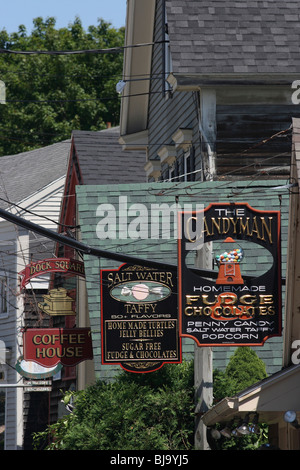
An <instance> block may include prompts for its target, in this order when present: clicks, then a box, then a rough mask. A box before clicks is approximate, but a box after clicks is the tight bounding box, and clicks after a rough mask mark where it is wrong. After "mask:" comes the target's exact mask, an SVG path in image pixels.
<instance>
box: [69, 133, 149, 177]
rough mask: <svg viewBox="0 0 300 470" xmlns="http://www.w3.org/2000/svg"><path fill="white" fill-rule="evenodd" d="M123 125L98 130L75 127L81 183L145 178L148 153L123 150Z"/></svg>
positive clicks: (75, 142)
mask: <svg viewBox="0 0 300 470" xmlns="http://www.w3.org/2000/svg"><path fill="white" fill-rule="evenodd" d="M119 136H120V128H119V127H112V128H109V129H105V130H102V131H99V132H92V131H73V132H72V137H73V142H74V146H75V150H76V155H77V158H78V161H79V166H80V171H81V176H82V184H86V185H90V184H110V183H111V184H117V183H138V182H141V183H143V182H145V181H146V173H145V170H144V165H145V163H146V162H145V153H144V152H136V151H124V150H122V147H121V145H120V144H119V141H118V139H119Z"/></svg>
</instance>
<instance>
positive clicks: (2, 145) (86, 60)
mask: <svg viewBox="0 0 300 470" xmlns="http://www.w3.org/2000/svg"><path fill="white" fill-rule="evenodd" d="M123 45H124V28H120V29H115V28H112V27H111V25H110V24H109V23H106V22H105V21H104V20H102V19H100V20H98V24H97V26H89V28H88V30H87V31H85V30H84V29H83V27H82V24H81V21H80V19H79V18H76V19H75V21H74V22H73V24H70V25H69V26H68V27H65V28H60V29H57V28H56V27H55V19H54V18H51V17H50V18H47V19H46V20H45V21H44V20H43V18H40V17H38V18H35V19H34V20H33V30H32V32H31V34H30V35H28V34H27V32H26V28H25V27H24V26H23V25H21V26H19V31H18V32H17V33H12V34H8V33H7V32H6V31H5V30H2V31H0V48H1V49H4V50H11V51H82V50H85V51H87V50H95V49H98V50H99V49H108V48H116V47H122V46H123ZM122 67H123V54H122V53H120V52H119V53H109V54H107V53H105V54H97V53H83V54H72V55H48V54H47V55H41V54H39V55H18V54H10V53H5V52H2V53H0V79H1V80H2V81H4V82H5V84H6V100H7V103H6V104H5V105H0V123H1V124H0V127H1V131H0V156H1V155H10V154H14V153H19V152H22V151H26V150H31V149H34V148H38V147H42V146H45V145H49V144H51V143H54V142H58V141H61V140H64V139H68V138H70V136H71V132H72V131H73V130H76V129H77V130H92V131H97V130H101V129H103V128H105V127H106V123H107V122H110V123H111V124H112V125H118V124H119V110H120V101H119V98H118V95H117V93H116V89H115V86H116V83H117V82H118V80H119V79H120V78H121V75H122Z"/></svg>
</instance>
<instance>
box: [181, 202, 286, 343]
mask: <svg viewBox="0 0 300 470" xmlns="http://www.w3.org/2000/svg"><path fill="white" fill-rule="evenodd" d="M188 216H189V214H187V213H184V212H181V213H180V214H179V230H182V237H181V239H179V240H178V279H179V281H178V284H179V286H178V287H179V315H180V319H181V324H180V334H181V336H186V337H191V338H192V339H194V340H195V341H196V342H197V344H198V345H199V346H239V345H240V346H246V345H248V346H258V345H262V344H263V343H264V342H265V341H266V340H267V339H268V338H270V337H272V336H280V335H281V325H282V319H281V252H280V246H281V243H280V242H281V240H280V213H279V212H278V211H258V210H255V209H253V208H252V207H250V206H249V205H248V204H247V203H235V204H226V203H224V204H222V203H218V204H210V205H209V206H208V207H207V208H206V209H204V211H202V212H197V213H195V212H194V213H190V217H193V218H194V220H196V217H203V216H204V217H205V223H204V226H203V233H202V237H203V238H202V241H203V242H204V243H205V242H210V241H216V240H218V241H220V240H225V239H226V238H227V237H232V238H233V239H234V240H248V241H251V242H253V243H256V244H259V245H261V246H263V247H264V248H266V249H267V250H268V251H269V252H270V253H271V255H272V257H273V264H272V265H271V266H270V268H269V269H268V270H267V272H265V273H264V274H263V275H260V276H258V277H251V278H248V277H245V278H243V281H244V283H243V284H242V285H235V284H232V285H228V284H226V285H222V284H216V279H207V278H203V277H202V276H200V275H198V274H197V273H196V271H195V270H193V269H191V268H189V267H187V265H186V256H187V255H188V253H189V249H187V248H186V247H187V245H188V244H189V243H190V242H191V240H190V239H189V238H188V236H187V235H186V233H185V232H187V233H188V232H189V231H188V230H186V226H185V225H184V224H187V220H190V221H191V219H189V218H188ZM212 219H214V221H212ZM184 229H185V230H184ZM268 229H269V230H268ZM179 233H181V232H179ZM192 241H194V242H195V239H194V240H192ZM188 246H190V245H188ZM216 274H217V270H216ZM216 306H217V307H218V308H217V309H215V307H216ZM233 307H235V309H233ZM242 313H243V314H242Z"/></svg>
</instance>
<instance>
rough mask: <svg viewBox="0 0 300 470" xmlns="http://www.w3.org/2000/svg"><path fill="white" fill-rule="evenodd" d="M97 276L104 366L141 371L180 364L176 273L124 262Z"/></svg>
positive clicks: (150, 370)
mask: <svg viewBox="0 0 300 470" xmlns="http://www.w3.org/2000/svg"><path fill="white" fill-rule="evenodd" d="M100 279H101V342H102V364H119V365H120V366H121V367H122V368H123V369H125V370H127V371H129V372H138V373H143V372H152V371H154V370H157V369H159V368H160V367H162V366H163V365H164V364H165V363H178V362H181V344H180V339H179V321H178V311H177V273H176V272H175V271H173V272H172V271H170V270H168V271H159V270H156V269H151V268H147V267H144V266H131V265H128V264H124V265H122V266H121V267H120V268H119V269H115V270H114V269H112V270H101V273H100Z"/></svg>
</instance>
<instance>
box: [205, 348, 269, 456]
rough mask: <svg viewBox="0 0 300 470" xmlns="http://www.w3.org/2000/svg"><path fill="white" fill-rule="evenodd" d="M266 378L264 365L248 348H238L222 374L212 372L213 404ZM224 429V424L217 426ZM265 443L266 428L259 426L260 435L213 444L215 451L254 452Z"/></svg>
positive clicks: (224, 440)
mask: <svg viewBox="0 0 300 470" xmlns="http://www.w3.org/2000/svg"><path fill="white" fill-rule="evenodd" d="M265 377H267V373H266V366H265V363H264V362H263V361H262V360H261V359H260V358H259V357H258V356H257V354H256V353H255V351H253V350H252V349H251V348H250V347H247V346H243V347H238V348H237V349H236V350H235V352H234V354H233V355H232V356H231V358H230V359H229V362H228V364H227V367H226V369H225V371H224V372H222V371H219V370H216V371H214V402H215V403H216V402H218V401H220V400H222V398H225V397H233V396H235V395H236V394H238V393H239V392H241V391H242V390H244V389H246V388H247V387H250V386H251V385H253V384H255V383H256V382H259V381H260V380H262V379H264V378H265ZM218 427H219V428H220V429H221V428H222V427H224V423H223V424H221V425H219V426H218ZM266 442H267V426H266V425H264V424H262V425H261V426H260V434H259V435H257V434H252V435H246V436H243V437H241V436H240V437H236V438H230V439H227V438H221V440H220V441H216V442H214V443H213V446H214V449H217V450H226V449H232V450H254V449H257V448H258V447H259V446H260V445H261V444H264V443H266Z"/></svg>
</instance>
